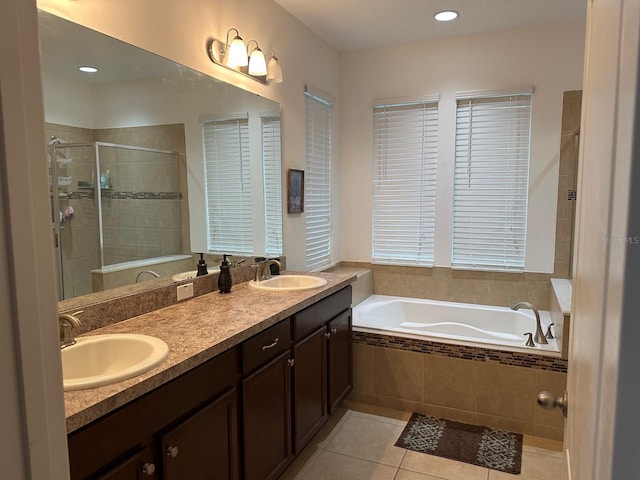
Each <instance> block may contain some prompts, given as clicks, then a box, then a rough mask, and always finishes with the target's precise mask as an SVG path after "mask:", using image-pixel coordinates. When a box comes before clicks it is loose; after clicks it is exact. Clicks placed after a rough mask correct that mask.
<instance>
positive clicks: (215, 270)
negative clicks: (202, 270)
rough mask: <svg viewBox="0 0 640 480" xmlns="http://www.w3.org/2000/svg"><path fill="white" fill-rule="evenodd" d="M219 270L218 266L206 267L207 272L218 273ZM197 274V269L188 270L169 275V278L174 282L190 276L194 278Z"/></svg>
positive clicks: (187, 278)
mask: <svg viewBox="0 0 640 480" xmlns="http://www.w3.org/2000/svg"><path fill="white" fill-rule="evenodd" d="M219 271H220V268H219V267H207V272H208V273H218V272H219ZM197 275H198V271H197V270H190V271H188V272H180V273H176V274H175V275H173V276H172V277H171V279H172V280H173V281H174V282H179V281H181V280H189V279H191V278H196V276H197Z"/></svg>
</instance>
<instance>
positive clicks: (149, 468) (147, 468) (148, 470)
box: [142, 463, 156, 475]
mask: <svg viewBox="0 0 640 480" xmlns="http://www.w3.org/2000/svg"><path fill="white" fill-rule="evenodd" d="M155 471H156V466H155V465H154V464H153V463H145V464H144V465H142V473H144V474H145V475H153V473H154V472H155Z"/></svg>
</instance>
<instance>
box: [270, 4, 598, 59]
mask: <svg viewBox="0 0 640 480" xmlns="http://www.w3.org/2000/svg"><path fill="white" fill-rule="evenodd" d="M275 2H276V3H278V4H279V5H280V6H281V7H282V8H284V9H285V10H287V11H288V12H289V13H290V14H291V15H293V16H294V17H296V18H297V19H298V20H299V21H300V22H302V23H303V24H305V25H306V26H307V27H309V28H310V29H311V30H312V31H313V32H315V33H316V34H317V35H318V36H319V37H321V38H322V39H324V40H325V41H326V42H327V43H329V44H330V45H332V46H333V47H335V48H336V49H337V50H339V51H341V52H344V51H349V50H359V49H363V48H374V47H385V46H390V45H396V44H401V43H408V42H416V41H423V40H429V39H434V38H443V37H453V36H459V35H468V34H473V33H480V32H487V31H490V30H501V29H510V28H518V27H524V26H530V25H537V24H544V23H559V22H565V21H569V20H579V19H585V18H586V9H587V0H315V1H313V0H275ZM441 10H456V11H457V12H459V13H460V16H459V17H458V19H457V20H455V21H453V22H444V23H443V22H437V21H436V20H434V18H433V15H434V14H435V13H436V12H439V11H441Z"/></svg>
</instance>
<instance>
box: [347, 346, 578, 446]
mask: <svg viewBox="0 0 640 480" xmlns="http://www.w3.org/2000/svg"><path fill="white" fill-rule="evenodd" d="M353 362H354V386H353V392H352V393H351V395H350V396H349V397H348V400H350V401H353V402H360V403H365V404H370V405H375V406H380V407H387V408H395V409H399V410H405V411H414V412H418V413H424V414H428V415H433V416H439V417H443V418H448V419H451V420H455V421H461V422H466V423H472V424H480V425H487V426H490V427H495V428H501V429H506V430H512V431H515V432H520V433H523V434H527V435H535V436H538V437H543V438H549V439H553V440H562V437H563V430H564V417H563V416H562V413H561V412H560V411H559V410H557V409H556V410H552V411H547V410H543V409H541V408H540V407H538V405H537V403H536V395H537V394H538V392H539V391H541V390H550V391H551V392H553V393H554V394H556V395H559V394H561V393H562V392H563V391H564V389H565V386H566V373H562V372H556V371H549V370H542V369H540V368H532V367H525V366H515V365H505V364H502V363H500V361H499V360H492V359H490V358H474V359H467V358H459V357H453V356H446V355H445V354H442V353H425V352H416V351H409V350H403V349H399V348H388V347H382V346H374V345H369V344H366V343H363V342H361V341H358V339H357V336H356V339H355V341H354V345H353Z"/></svg>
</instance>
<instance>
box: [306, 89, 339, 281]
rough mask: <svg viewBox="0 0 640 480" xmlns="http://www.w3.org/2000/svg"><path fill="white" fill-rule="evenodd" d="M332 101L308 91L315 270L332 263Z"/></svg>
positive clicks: (310, 246)
mask: <svg viewBox="0 0 640 480" xmlns="http://www.w3.org/2000/svg"><path fill="white" fill-rule="evenodd" d="M332 115H333V106H332V104H331V102H329V101H327V100H326V99H322V98H320V97H318V96H316V95H314V94H312V93H311V92H309V91H305V179H304V188H305V193H304V206H305V213H306V246H307V247H306V248H307V253H306V264H307V269H308V270H316V269H319V268H321V267H324V266H328V265H329V264H330V263H331V157H332V147H333V146H332V130H331V125H332Z"/></svg>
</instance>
